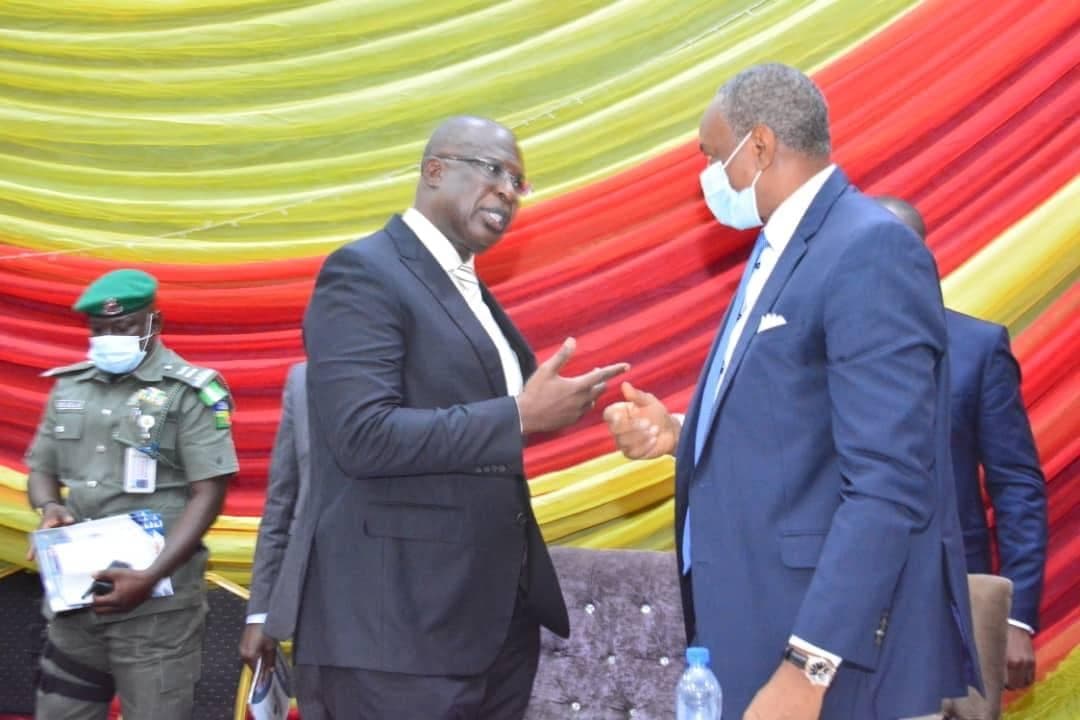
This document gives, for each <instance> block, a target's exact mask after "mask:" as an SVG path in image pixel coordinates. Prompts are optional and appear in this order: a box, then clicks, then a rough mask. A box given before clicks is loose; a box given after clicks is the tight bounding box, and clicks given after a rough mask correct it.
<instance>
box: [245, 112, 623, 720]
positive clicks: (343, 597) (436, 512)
mask: <svg viewBox="0 0 1080 720" xmlns="http://www.w3.org/2000/svg"><path fill="white" fill-rule="evenodd" d="M420 171H421V177H420V181H419V183H418V186H417V190H416V198H415V203H414V207H412V208H410V209H409V210H408V211H406V212H405V213H404V214H403V215H402V216H395V217H394V218H392V219H391V220H390V222H389V223H388V224H387V225H386V227H385V228H383V229H382V230H381V231H379V232H377V233H375V234H374V235H371V236H369V237H366V238H363V239H361V240H358V241H355V242H353V243H350V244H348V245H346V246H344V247H342V248H340V249H339V250H337V251H336V252H334V253H332V254H331V255H330V256H329V257H328V258H327V260H326V262H325V263H324V265H323V267H322V270H321V271H320V273H319V277H318V281H317V283H316V286H315V291H314V294H313V295H312V298H311V303H310V305H309V306H308V310H307V313H306V316H305V319H304V339H305V345H306V348H307V355H308V374H307V379H308V403H309V406H308V407H309V412H310V416H309V420H310V423H311V432H310V435H311V494H310V496H309V500H308V505H307V507H306V508H305V509H304V511H303V513H302V515H301V517H300V520H299V522H298V525H297V531H296V534H295V537H294V540H293V541H292V542H290V544H289V548H288V550H287V551H286V557H285V561H284V565H283V567H282V575H283V576H284V577H288V578H295V579H296V580H295V581H297V582H299V583H300V586H299V587H300V591H299V602H298V603H296V602H295V601H293V600H292V599H291V598H290V597H289V593H286V592H282V593H281V594H280V597H279V596H278V595H275V596H274V597H272V598H271V600H270V608H269V615H268V617H267V622H266V627H265V632H266V634H267V635H269V636H271V637H274V638H282V637H287V636H289V635H292V634H293V632H292V631H293V626H294V625H295V629H296V632H295V635H294V642H295V644H296V662H297V666H296V672H297V675H298V677H300V678H301V682H308V683H309V686H310V687H318V688H319V691H320V694H321V696H322V699H323V702H324V704H325V705H326V708H327V710H328V714H329V715H330V716H331V717H334V718H349V719H350V720H351V719H353V718H376V719H381V718H425V720H426V719H429V718H430V719H436V718H519V717H521V716H522V715H523V714H524V711H525V708H526V706H527V704H528V700H529V694H530V691H531V688H532V681H533V677H534V675H535V672H536V666H537V662H538V657H539V626H540V625H544V626H546V627H548V628H549V629H551V630H552V631H554V632H556V633H558V634H560V635H563V636H566V635H567V634H568V633H569V623H568V620H567V614H566V607H565V605H564V604H563V599H562V592H561V590H560V588H559V582H558V579H557V578H556V576H555V570H554V568H553V567H552V564H551V558H550V557H549V555H548V552H547V547H546V546H545V544H544V541H543V538H542V537H541V536H540V532H539V528H538V526H537V523H536V519H535V517H534V515H533V512H532V506H531V503H530V500H529V489H528V485H527V483H526V481H525V477H524V475H523V457H522V449H523V446H524V438H525V436H526V435H528V434H530V433H534V432H543V431H549V430H555V429H558V428H561V427H565V426H567V425H570V424H571V423H573V422H575V421H577V420H578V419H579V418H580V417H581V415H582V414H583V413H584V412H586V411H587V410H588V409H589V408H590V407H592V405H593V404H594V403H595V399H596V397H598V396H599V394H600V393H601V392H602V391H603V389H604V386H605V382H606V381H607V380H608V379H609V378H611V377H613V376H614V375H617V374H618V373H620V372H623V371H625V369H626V366H625V365H623V364H619V365H613V366H609V367H605V368H598V369H595V370H593V371H591V372H589V373H586V374H584V375H581V376H577V377H572V378H567V377H562V376H560V375H559V370H560V368H561V367H562V366H563V365H564V364H565V362H566V361H567V360H568V359H569V357H570V355H571V353H572V352H573V349H574V343H573V340H570V339H568V340H567V341H566V343H564V345H563V347H562V349H561V350H560V351H559V352H558V353H556V354H555V355H554V356H553V357H551V358H550V359H548V360H547V361H546V362H544V363H543V364H541V365H540V366H537V365H536V361H535V359H534V357H533V354H532V352H531V351H530V350H529V346H528V345H527V343H526V342H525V339H524V338H523V337H522V336H521V334H520V333H519V332H518V330H517V328H516V327H515V326H514V324H513V323H512V322H511V321H510V319H509V318H508V317H507V316H506V314H505V312H504V311H503V309H502V307H501V306H500V305H499V304H498V302H496V300H495V298H494V297H492V295H491V294H490V293H489V292H488V290H487V288H486V287H485V286H484V285H483V284H482V283H480V282H479V281H478V280H477V278H476V274H475V268H474V257H475V255H476V254H478V253H481V252H483V251H485V250H486V249H488V248H489V247H491V246H492V245H494V244H495V243H496V242H498V240H499V239H500V238H501V237H502V235H503V233H504V232H506V230H507V229H508V228H509V226H510V223H511V221H512V220H513V218H514V215H515V213H516V211H517V208H518V203H519V200H520V197H521V196H522V195H524V194H525V193H526V192H528V184H527V183H526V181H525V178H524V165H523V162H522V159H521V153H520V151H519V150H518V146H517V142H516V140H515V138H514V136H513V134H512V133H511V132H510V131H509V130H508V129H506V128H505V127H503V126H501V125H499V124H497V123H495V122H492V121H490V120H485V119H481V118H474V117H459V118H453V119H451V120H448V121H446V122H445V123H443V124H442V125H441V126H440V127H439V128H438V129H437V130H436V131H435V133H434V134H433V135H432V137H431V139H430V140H429V142H428V144H427V147H426V148H425V150H424V154H423V158H422V160H421V165H420Z"/></svg>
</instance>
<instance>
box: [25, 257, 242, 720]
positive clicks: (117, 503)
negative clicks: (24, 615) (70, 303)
mask: <svg viewBox="0 0 1080 720" xmlns="http://www.w3.org/2000/svg"><path fill="white" fill-rule="evenodd" d="M156 289H157V281H156V280H155V279H154V278H153V277H152V276H150V275H148V274H146V273H144V272H141V271H137V270H116V271H113V272H110V273H107V274H106V275H104V276H102V277H100V278H98V279H97V280H95V281H94V282H93V283H92V284H90V285H89V286H88V287H87V288H86V291H85V292H84V293H83V294H82V296H81V297H80V298H79V299H78V301H77V302H76V303H75V305H74V309H75V310H76V311H78V312H81V313H84V314H85V315H86V316H87V320H88V324H89V328H90V335H91V338H90V353H89V358H90V360H88V361H86V362H81V363H77V364H75V365H70V366H67V367H62V368H57V369H54V370H50V371H48V372H47V373H45V374H46V375H48V376H51V377H55V378H56V383H55V385H54V386H53V389H52V392H51V393H50V395H49V399H48V405H47V406H46V408H45V413H44V417H43V418H42V421H41V424H40V426H39V427H38V430H37V434H36V435H35V437H34V440H33V443H32V444H31V446H30V449H29V450H28V451H27V455H26V464H27V466H28V467H29V469H30V476H29V479H28V481H27V485H28V494H29V499H30V504H31V505H32V506H33V507H34V508H35V509H36V510H38V511H39V512H40V513H41V525H40V527H42V528H49V527H57V526H60V525H68V524H71V523H74V522H78V521H81V520H87V519H91V518H102V517H107V516H111V515H120V514H125V513H129V512H132V511H135V510H141V509H148V510H151V511H153V512H156V513H158V514H159V515H160V516H161V518H162V520H163V521H164V526H165V546H164V549H163V550H162V552H161V554H160V555H159V556H158V557H157V559H156V560H155V561H154V563H153V564H152V565H151V566H150V567H149V568H146V569H145V570H132V569H123V568H115V569H104V568H105V567H106V566H107V565H108V564H109V561H108V559H104V560H103V562H102V567H103V570H102V572H99V573H98V574H97V575H96V576H95V577H97V578H98V579H100V580H104V581H106V582H107V583H108V584H111V586H112V589H111V590H110V591H108V592H105V593H103V594H98V595H94V596H93V604H92V605H91V606H90V607H89V608H87V609H84V610H75V611H71V612H67V613H62V614H57V615H55V616H53V617H50V619H49V628H48V640H47V643H46V647H45V650H44V652H43V655H42V663H41V679H40V683H39V687H38V693H37V717H38V718H40V719H42V720H67V719H71V720H91V719H93V720H98V719H101V720H104V718H105V717H106V716H107V711H108V705H109V702H110V701H111V699H112V698H113V696H114V695H115V694H119V697H120V702H121V706H122V711H123V716H124V719H125V720H150V719H151V718H152V719H153V720H181V719H183V720H188V719H189V718H190V717H191V709H192V704H193V700H194V686H195V682H196V681H197V680H198V679H199V673H200V669H201V657H202V636H203V628H204V621H205V616H206V612H207V608H206V597H205V590H204V586H203V572H204V570H205V568H206V560H207V555H208V553H207V549H206V547H205V546H204V545H203V544H202V537H203V535H204V534H205V533H206V531H207V529H208V528H209V527H210V525H211V523H213V521H214V519H215V518H216V517H217V515H218V513H219V512H220V510H221V506H222V502H223V500H224V497H225V489H226V486H227V485H228V481H229V479H230V478H231V477H232V475H233V474H235V473H236V471H237V459H236V450H235V448H234V446H233V440H232V432H231V429H230V424H231V419H230V414H231V411H232V405H231V398H230V396H229V391H228V388H227V386H226V385H225V381H224V380H223V379H222V378H221V377H220V376H219V375H218V374H217V373H216V372H214V371H213V370H209V369H204V368H198V367H195V366H192V365H189V364H188V363H186V362H185V361H184V360H183V359H182V358H180V357H179V356H178V355H177V354H176V353H174V352H173V351H171V350H169V349H168V348H167V347H165V345H164V344H163V343H162V342H161V341H160V340H159V339H158V335H159V333H160V332H161V313H160V312H158V310H157V309H156V307H155V303H154V296H155V292H156ZM62 489H66V494H64V493H62V492H61V490H62ZM163 578H171V580H172V586H173V590H174V594H172V595H170V596H166V597H151V592H152V590H153V589H154V587H155V585H156V584H157V583H158V581H160V580H162V579H163ZM46 614H47V615H51V613H49V612H48V611H46Z"/></svg>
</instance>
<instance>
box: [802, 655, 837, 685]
mask: <svg viewBox="0 0 1080 720" xmlns="http://www.w3.org/2000/svg"><path fill="white" fill-rule="evenodd" d="M833 672H834V671H833V668H832V665H830V664H829V661H828V660H825V659H823V658H811V659H810V660H809V661H808V662H807V663H806V676H807V677H808V678H810V682H812V683H814V684H815V685H825V686H828V684H829V683H831V682H832V678H833Z"/></svg>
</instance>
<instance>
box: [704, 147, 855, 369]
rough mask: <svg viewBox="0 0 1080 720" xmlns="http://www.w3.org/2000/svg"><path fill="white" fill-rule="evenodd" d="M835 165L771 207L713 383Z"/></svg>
mask: <svg viewBox="0 0 1080 720" xmlns="http://www.w3.org/2000/svg"><path fill="white" fill-rule="evenodd" d="M835 169H836V165H829V167H827V168H825V169H824V170H822V171H821V172H819V173H818V174H817V175H814V176H813V177H812V178H810V179H809V180H807V181H806V182H804V183H803V184H802V185H800V186H799V189H798V190H796V191H795V192H793V193H791V195H789V196H788V197H787V199H786V200H784V202H782V203H780V206H779V207H778V208H776V210H775V211H773V214H772V217H770V218H769V222H768V223H766V225H765V229H764V233H765V247H763V248H762V249H761V255H759V256H758V261H757V267H756V268H755V269H753V270H752V271H751V273H750V278H749V279H748V280H747V281H746V293H745V294H744V295H743V306H742V307H741V308H738V309H737V310H736V313H737V319H736V320H735V327H734V328H733V329H732V331H731V337H730V338H729V339H728V344H727V348H725V350H724V372H723V373H722V374H721V375H720V380H719V382H717V383H716V387H717V389H719V388H720V386H721V385H722V384H723V382H724V375H726V374H727V370H728V368H729V367H731V356H732V354H733V353H734V352H735V348H736V346H737V345H738V344H739V338H740V337H741V336H742V331H743V328H744V327H745V326H746V320H747V318H749V317H750V314H751V312H752V311H753V309H754V304H755V303H756V302H757V299H758V296H759V295H761V290H762V288H764V287H765V283H766V282H768V280H769V276H770V275H772V271H773V268H775V267H776V262H777V261H778V260H779V259H780V255H782V254H783V252H784V248H786V247H787V246H788V243H790V242H791V238H792V237H793V236H794V235H795V230H796V229H797V228H798V227H799V223H800V222H802V219H803V215H805V214H806V211H807V210H808V209H809V208H810V203H812V202H813V201H814V198H815V197H817V194H818V191H819V190H821V188H822V186H823V185H824V184H825V181H826V180H828V179H829V175H831V174H832V171H833V170H835Z"/></svg>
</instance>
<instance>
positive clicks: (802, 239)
mask: <svg viewBox="0 0 1080 720" xmlns="http://www.w3.org/2000/svg"><path fill="white" fill-rule="evenodd" d="M847 187H848V180H847V177H846V176H845V175H844V173H843V172H841V171H840V169H839V168H837V169H835V170H833V172H832V174H831V175H830V176H829V179H828V180H826V181H825V184H824V185H823V186H822V188H821V190H819V191H818V194H817V195H816V196H815V197H814V201H813V202H812V203H810V207H809V208H807V210H806V214H805V215H803V218H802V220H801V221H800V222H799V226H798V227H797V228H796V229H795V234H794V235H793V236H792V237H791V240H790V241H789V242H788V244H787V247H785V248H784V252H783V253H782V254H781V255H780V258H779V259H778V260H777V261H776V265H775V266H774V267H773V270H772V273H770V274H769V279H768V281H767V282H766V283H765V286H764V287H763V288H762V289H761V293H760V294H759V295H758V298H757V302H755V303H754V307H753V308H751V309H750V316H749V317H747V318H746V325H744V326H743V329H742V333H741V334H740V335H739V340H738V342H737V343H736V345H735V350H734V352H732V355H731V362H730V364H729V365H728V368H727V370H726V371H725V373H724V378H723V381H722V382H721V383H720V387H719V389H718V390H717V393H716V402H715V403H713V408H712V416H711V417H710V418H709V424H710V426H711V425H713V424H715V422H716V418H717V416H718V415H719V414H720V407H721V406H722V405H723V403H724V398H725V396H726V395H727V392H728V390H729V389H730V388H731V384H732V382H734V380H735V376H736V375H737V374H738V372H739V366H740V365H741V364H742V359H743V357H744V356H745V355H746V351H747V349H748V348H749V347H750V344H751V343H752V342H753V341H754V337H755V336H756V335H757V328H758V325H759V324H760V322H761V318H762V316H763V315H765V314H766V313H767V312H770V311H771V310H772V308H773V306H774V305H775V304H776V300H777V298H779V297H780V293H781V292H782V291H783V289H784V286H786V285H787V283H788V280H790V279H791V275H792V273H794V272H795V268H797V267H798V266H799V262H800V261H801V260H802V258H803V255H805V254H806V248H807V244H808V243H809V242H810V240H811V238H813V237H814V235H815V234H816V233H817V231H818V228H820V227H821V224H822V223H823V222H824V221H825V217H826V216H827V215H828V214H829V210H831V209H832V206H833V204H834V203H835V202H836V200H837V198H839V197H840V195H841V193H843V191H844V190H845V189H846V188H847ZM711 437H712V432H711V427H710V432H709V433H708V434H707V435H706V441H705V442H706V444H708V442H709V439H710V438H711ZM691 457H692V456H691Z"/></svg>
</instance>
